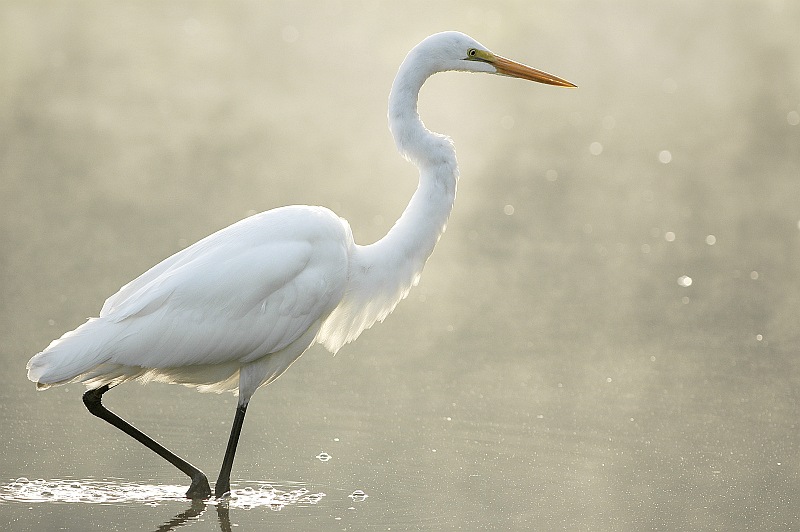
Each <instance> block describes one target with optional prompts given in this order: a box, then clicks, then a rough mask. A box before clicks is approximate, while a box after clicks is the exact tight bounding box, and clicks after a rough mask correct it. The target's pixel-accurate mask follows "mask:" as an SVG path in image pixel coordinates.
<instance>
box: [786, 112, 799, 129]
mask: <svg viewBox="0 0 800 532" xmlns="http://www.w3.org/2000/svg"><path fill="white" fill-rule="evenodd" d="M786 121H787V122H789V125H790V126H796V125H797V124H800V113H798V112H797V111H789V112H788V113H786Z"/></svg>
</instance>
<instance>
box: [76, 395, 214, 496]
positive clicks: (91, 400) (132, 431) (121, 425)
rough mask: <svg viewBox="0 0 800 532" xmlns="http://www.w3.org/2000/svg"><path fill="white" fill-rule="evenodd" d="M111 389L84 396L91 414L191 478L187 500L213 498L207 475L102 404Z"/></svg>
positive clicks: (84, 401)
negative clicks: (105, 394)
mask: <svg viewBox="0 0 800 532" xmlns="http://www.w3.org/2000/svg"><path fill="white" fill-rule="evenodd" d="M110 388H111V386H109V385H108V384H106V385H104V386H101V387H100V388H95V389H93V390H87V391H86V393H84V394H83V404H85V405H86V408H87V409H88V410H89V412H91V413H92V414H94V415H95V416H97V417H99V418H100V419H103V420H105V421H107V422H109V423H111V424H112V425H114V426H115V427H117V428H118V429H119V430H121V431H122V432H124V433H125V434H127V435H128V436H131V437H132V438H134V439H136V440H137V441H139V442H140V443H141V444H142V445H144V446H145V447H147V448H148V449H150V450H151V451H153V452H155V453H156V454H158V455H159V456H161V457H162V458H164V459H165V460H166V461H167V462H169V463H170V464H172V465H174V466H175V467H177V468H178V469H180V470H181V471H182V472H183V473H184V474H186V475H187V476H188V477H189V478H191V479H192V484H191V486H189V491H187V492H186V497H187V498H189V499H207V498H209V497H210V496H211V488H210V487H209V485H208V479H207V478H206V475H205V473H203V472H202V471H200V470H199V469H197V468H196V467H195V466H193V465H192V464H190V463H189V462H187V461H186V460H184V459H183V458H181V457H180V456H178V455H176V454H175V453H173V452H172V451H170V450H169V449H167V448H166V447H164V446H163V445H161V444H160V443H158V442H157V441H155V440H154V439H152V438H151V437H150V436H148V435H147V434H145V433H144V432H142V431H140V430H139V429H137V428H136V427H134V426H133V425H131V424H130V423H128V422H127V421H125V420H124V419H122V418H121V417H119V416H118V415H116V414H115V413H114V412H112V411H111V410H109V409H107V408H106V407H105V406H103V403H102V402H101V401H102V398H103V394H104V393H106V392H107V391H108V390H109V389H110Z"/></svg>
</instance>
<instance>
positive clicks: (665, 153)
mask: <svg viewBox="0 0 800 532" xmlns="http://www.w3.org/2000/svg"><path fill="white" fill-rule="evenodd" d="M658 160H659V161H660V162H661V163H663V164H669V163H670V161H672V154H671V153H670V152H669V150H661V151H660V152H658Z"/></svg>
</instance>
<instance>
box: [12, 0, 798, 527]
mask: <svg viewBox="0 0 800 532" xmlns="http://www.w3.org/2000/svg"><path fill="white" fill-rule="evenodd" d="M389 21H391V24H389V23H388V22H389ZM0 25H2V28H0V35H2V36H3V37H2V43H0V44H2V46H0V61H2V63H3V64H4V65H5V68H4V69H3V71H2V74H0V76H2V84H1V85H0V86H2V91H3V98H1V99H0V117H2V119H0V138H2V139H3V140H2V141H1V142H0V154H1V155H0V156H1V157H2V164H1V165H0V176H1V177H0V187H2V194H0V206H1V207H2V208H0V236H1V237H2V240H3V246H2V251H1V252H0V261H1V263H2V268H0V273H2V280H1V281H0V282H1V283H2V284H1V285H0V286H1V287H2V297H1V298H0V360H2V363H3V367H4V371H3V372H1V373H0V405H1V408H0V427H2V431H0V442H1V443H2V448H3V450H4V452H3V453H2V455H0V528H3V529H9V530H57V529H58V530H142V529H145V530H146V529H150V530H170V529H173V530H174V529H176V528H181V527H191V529H192V530H229V529H235V528H236V527H241V528H240V529H243V530H244V529H264V528H266V527H274V528H278V529H284V530H309V529H345V530H348V529H349V530H364V529H378V530H387V529H392V530H417V529H428V530H442V529H445V530H447V529H458V528H462V529H542V530H576V529H579V530H648V529H652V530H681V529H683V530H686V529H693V530H747V529H750V530H780V529H796V528H798V527H800V518H799V517H798V510H797V508H798V507H800V500H798V493H800V471H799V468H800V462H798V458H797V457H798V447H800V437H798V430H797V429H798V427H797V419H798V413H799V405H798V394H797V390H798V388H799V385H800V376H799V375H800V374H798V370H800V368H798V357H797V351H798V345H799V343H800V334H799V333H798V328H797V323H798V314H799V312H798V311H799V310H800V303H798V302H799V301H800V288H798V282H797V278H798V275H797V264H798V261H799V259H800V256H799V254H798V249H799V248H798V245H799V244H800V225H798V224H799V222H800V209H799V208H798V201H797V198H798V197H800V179H798V177H799V176H800V150H798V146H800V125H798V122H800V114H798V113H800V62H799V61H798V59H797V53H796V39H797V38H796V29H797V27H798V26H800V8H798V6H797V5H795V4H794V3H792V2H781V1H773V2H736V3H729V2H704V3H702V4H698V3H696V2H688V1H687V2H672V3H670V4H668V5H662V4H661V3H658V2H617V3H612V4H611V5H599V4H596V3H592V2H573V3H569V4H564V3H562V2H556V3H544V4H541V5H540V4H537V7H536V8H535V9H533V8H531V7H530V5H529V3H527V2H503V3H499V4H497V5H493V6H492V7H491V8H487V7H486V5H485V3H474V2H467V3H464V2H458V3H448V2H440V3H436V4H435V5H434V6H433V7H431V6H430V5H429V4H428V3H419V4H417V5H415V4H413V3H412V4H409V3H407V2H406V3H403V4H402V5H397V6H387V5H384V4H382V3H370V2H363V3H359V4H351V3H336V2H328V3H324V4H320V5H318V6H313V7H312V6H305V5H298V4H296V3H270V5H269V6H266V5H263V6H262V5H261V4H258V3H250V2H237V3H234V4H225V5H223V4H219V3H214V2H195V3H179V2H177V3H161V4H142V3H137V2H130V3H127V2H115V3H113V4H107V3H101V2H92V1H86V2H79V3H74V2H70V3H61V2H44V3H29V2H14V1H12V2H5V3H3V4H2V6H1V7H0ZM443 29H460V30H462V31H465V32H467V33H469V34H471V35H473V36H474V37H476V38H478V39H479V40H480V41H482V42H484V43H485V44H486V45H488V46H490V47H491V48H493V49H494V50H496V51H497V52H498V53H501V54H503V55H506V56H509V57H513V58H515V59H518V60H520V61H523V62H526V63H530V64H532V65H534V66H536V67H539V68H542V69H544V70H548V71H552V72H553V73H554V74H556V75H559V76H562V77H564V78H566V79H569V80H571V81H573V82H575V83H576V84H578V85H579V86H580V88H579V89H578V90H563V89H562V90H559V89H555V88H552V87H544V86H535V85H532V84H526V83H524V82H522V81H518V80H509V79H500V78H493V77H489V76H483V77H480V76H467V75H463V74H462V75H456V74H451V75H449V76H440V77H438V78H436V79H433V80H431V82H430V84H429V86H426V88H425V90H424V93H423V95H422V100H421V103H420V112H421V114H422V115H423V118H424V119H425V122H426V124H427V125H428V126H429V127H431V128H432V129H436V130H438V131H443V132H445V133H448V134H450V135H452V136H453V138H454V140H455V142H456V147H457V150H458V154H459V161H460V163H461V167H462V180H461V183H460V188H459V196H458V200H457V204H456V207H455V210H454V213H453V216H452V219H451V222H450V224H449V226H448V231H447V233H446V234H445V236H444V237H443V239H442V241H441V242H440V244H439V247H438V248H437V250H436V252H435V253H434V255H433V257H432V258H431V260H430V261H429V264H428V266H427V268H426V271H425V274H424V275H423V278H422V282H421V284H420V286H418V287H417V288H416V289H415V290H413V291H412V292H411V295H410V296H409V298H408V300H406V301H404V302H403V303H402V304H401V305H400V306H399V307H398V309H397V310H396V311H395V313H394V314H393V315H392V316H391V317H390V318H389V319H387V321H386V322H385V323H384V324H381V325H378V326H376V327H374V328H373V329H372V330H370V331H367V332H366V333H364V334H363V335H362V337H361V338H360V339H359V340H358V342H356V343H355V344H352V345H350V346H347V347H346V348H344V349H343V350H342V351H341V352H340V353H339V354H338V355H337V356H336V357H331V356H330V355H328V354H327V353H325V352H324V351H322V350H321V349H313V350H311V351H310V352H309V353H307V354H306V355H304V357H303V358H301V359H300V360H299V361H298V362H297V363H296V364H295V365H294V366H293V367H292V369H291V370H290V371H289V372H287V374H286V375H284V376H282V377H281V378H280V379H279V380H278V381H276V382H275V383H274V384H273V385H270V386H269V387H268V388H267V389H264V390H261V391H259V393H257V394H256V395H255V397H254V399H253V401H252V403H251V407H250V409H249V410H248V418H247V422H246V423H245V427H244V431H243V434H242V439H241V442H240V446H239V452H238V454H237V458H236V463H235V465H234V471H233V478H232V483H233V488H234V497H233V498H231V499H230V500H227V501H215V500H212V501H209V502H208V503H207V504H199V505H198V504H192V503H191V502H189V501H186V500H183V499H182V498H181V494H182V493H183V491H184V490H185V489H186V484H187V483H186V479H185V478H183V477H182V475H181V474H180V473H178V472H177V471H174V470H172V469H170V468H169V467H167V466H166V465H165V464H163V463H162V461H161V460H160V459H158V458H157V457H155V456H153V455H152V453H150V452H149V451H147V450H146V449H144V448H141V446H140V445H139V444H137V443H136V442H134V441H131V440H130V439H129V438H127V437H125V436H124V435H122V434H121V433H118V431H115V430H114V429H113V428H111V427H109V426H107V425H106V424H105V423H103V422H102V421H100V420H98V419H96V418H94V417H92V416H91V415H89V414H88V413H87V412H86V411H85V409H84V407H83V405H82V403H81V400H80V396H81V393H82V389H81V387H79V386H67V387H61V388H55V389H52V390H49V391H47V392H45V393H36V392H35V391H34V389H33V387H32V385H31V384H30V383H29V382H27V380H26V379H25V371H24V367H25V363H26V361H27V360H28V358H29V357H30V356H31V355H33V354H34V353H36V352H37V351H39V350H41V349H42V348H43V347H45V346H46V345H47V344H48V343H49V342H50V340H52V339H53V338H55V337H58V336H60V335H61V334H62V333H63V332H65V331H67V330H70V329H72V328H74V327H76V326H77V325H79V324H80V323H82V322H83V320H84V319H85V318H86V317H88V316H92V315H96V314H97V312H98V310H99V308H100V306H101V305H102V301H103V300H104V298H105V297H107V296H108V295H110V294H111V293H113V292H114V291H115V290H117V289H118V288H119V287H120V286H121V285H122V284H124V283H125V282H127V281H128V280H130V279H132V278H133V277H135V276H136V275H138V274H139V273H141V272H143V271H144V270H146V269H147V268H148V267H150V266H151V265H153V264H154V263H156V262H157V261H159V260H161V259H162V258H164V257H166V256H168V255H170V254H172V253H174V252H176V251H178V250H179V249H181V248H182V247H185V246H186V245H188V244H190V243H192V242H194V241H196V240H197V239H199V238H202V237H203V236H205V235H207V234H209V233H210V232H212V231H215V230H217V229H219V228H221V227H224V226H225V225H227V224H229V223H232V222H234V221H236V220H238V219H240V218H242V217H244V216H246V215H247V214H249V213H252V212H257V211H261V210H265V209H269V208H272V207H276V206H280V205H285V204H292V203H308V204H324V205H327V206H330V207H332V208H334V209H335V210H336V211H337V212H338V213H339V214H341V215H342V216H344V217H346V218H348V219H349V220H350V222H351V224H352V226H353V230H354V233H355V235H356V238H357V240H358V241H359V242H362V243H366V242H370V241H373V240H375V239H376V238H379V237H380V236H381V235H382V234H384V233H385V232H386V231H387V230H388V228H389V227H390V226H391V224H392V223H393V221H394V220H395V219H396V217H397V216H398V215H399V214H400V212H401V211H402V209H403V207H404V206H405V203H406V202H407V200H408V198H409V197H410V195H411V193H412V192H413V187H414V185H415V176H414V171H413V169H412V168H411V167H410V166H409V165H408V164H407V163H406V162H404V161H402V160H401V159H400V158H399V157H397V155H396V154H395V153H394V148H393V145H392V141H391V139H390V137H389V135H388V132H387V131H386V125H385V104H386V97H387V94H388V88H389V85H390V83H391V79H392V77H393V75H394V72H395V70H396V68H397V65H398V64H399V61H400V60H401V59H402V57H403V56H404V55H405V53H406V51H407V50H408V48H410V46H412V45H413V44H415V43H416V42H418V41H419V40H420V39H422V38H423V37H424V36H425V35H427V34H430V33H433V32H435V31H440V30H443ZM106 398H107V404H108V405H109V407H110V408H112V409H113V410H115V411H117V412H118V413H119V414H121V415H122V416H123V417H125V418H126V419H129V420H130V421H131V422H133V423H134V424H135V425H137V426H139V427H140V428H142V429H143V430H145V431H146V432H148V433H150V434H152V435H153V436H154V437H156V438H157V439H159V440H160V441H163V443H165V444H166V445H167V446H168V447H170V448H172V449H174V450H175V451H176V452H178V453H179V454H181V455H183V456H185V457H186V458H187V459H188V460H190V461H191V462H192V463H194V464H196V465H197V466H198V467H200V468H202V469H203V470H204V471H206V473H207V474H208V475H209V477H211V478H215V477H216V473H217V468H218V467H219V464H220V462H221V458H222V455H223V452H224V447H225V443H226V441H227V434H228V431H229V428H230V423H231V421H232V418H233V413H234V409H235V398H234V397H233V396H229V395H224V396H217V395H203V394H198V393H196V392H194V391H192V390H189V389H185V388H181V387H174V386H166V385H156V384H153V385H148V386H146V387H141V386H139V385H136V384H129V385H126V386H122V387H120V388H119V389H115V390H113V391H111V392H109V393H108V394H107V395H106Z"/></svg>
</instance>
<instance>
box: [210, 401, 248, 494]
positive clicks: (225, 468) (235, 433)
mask: <svg viewBox="0 0 800 532" xmlns="http://www.w3.org/2000/svg"><path fill="white" fill-rule="evenodd" d="M245 412H247V404H243V405H239V406H237V407H236V417H234V418H233V427H232V428H231V437H230V438H229V439H228V448H227V449H225V458H224V459H223V460H222V469H220V471H219V478H218V479H217V483H216V485H215V486H214V496H216V497H217V498H220V497H222V496H223V495H225V494H226V493H228V492H229V491H231V469H232V468H233V456H234V455H235V454H236V444H238V443H239V434H241V433H242V424H243V423H244V414H245Z"/></svg>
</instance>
